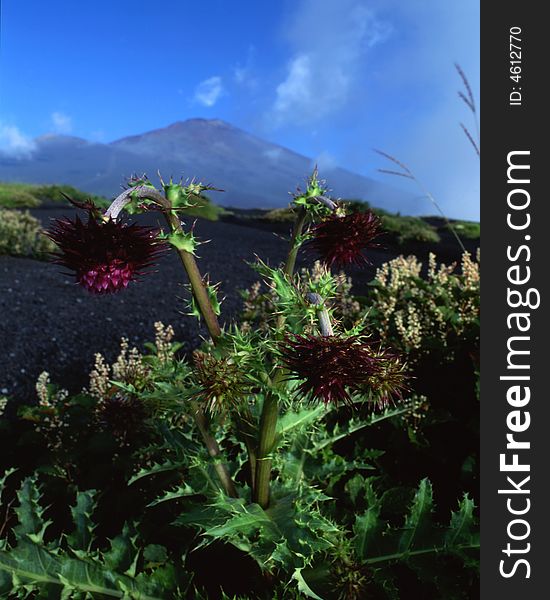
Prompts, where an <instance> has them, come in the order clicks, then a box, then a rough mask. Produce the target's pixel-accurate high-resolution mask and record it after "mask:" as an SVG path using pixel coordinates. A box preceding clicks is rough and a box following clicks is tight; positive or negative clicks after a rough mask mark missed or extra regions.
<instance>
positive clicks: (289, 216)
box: [260, 207, 296, 223]
mask: <svg viewBox="0 0 550 600" xmlns="http://www.w3.org/2000/svg"><path fill="white" fill-rule="evenodd" d="M260 218H261V219H262V220H264V221H269V222H270V223H293V222H294V220H295V219H296V211H295V210H294V209H293V208H290V207H287V208H274V209H272V210H270V211H268V212H266V213H265V214H264V215H262V216H261V217H260Z"/></svg>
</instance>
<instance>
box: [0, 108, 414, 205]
mask: <svg viewBox="0 0 550 600" xmlns="http://www.w3.org/2000/svg"><path fill="white" fill-rule="evenodd" d="M34 148H35V149H34V150H33V152H32V153H31V154H30V155H29V156H26V157H14V156H9V155H7V154H5V153H0V180H3V181H21V182H26V183H66V184H70V185H74V186H75V187H78V188H80V189H82V190H84V191H87V192H90V193H95V194H100V195H104V196H107V197H113V196H115V195H116V194H117V193H118V191H119V190H120V189H121V185H122V184H123V183H124V181H125V179H126V178H128V177H129V176H130V175H132V174H133V173H139V174H141V173H147V174H148V175H149V178H150V179H151V180H152V181H153V182H155V181H156V172H157V169H158V170H160V172H161V173H162V175H163V176H164V177H165V178H167V177H169V176H170V175H173V176H174V178H178V179H179V177H181V176H182V175H183V176H184V177H195V178H196V179H197V180H199V181H202V182H203V183H211V184H212V185H214V186H215V187H218V188H222V189H223V190H225V192H224V193H223V194H218V193H213V194H212V196H213V198H214V199H215V201H216V202H217V203H219V204H222V205H225V206H235V207H239V208H272V207H279V206H285V205H286V204H288V202H289V200H290V196H289V192H291V191H295V189H296V186H297V185H298V184H301V185H302V187H303V186H304V184H305V179H306V177H307V175H308V174H309V173H311V170H312V166H313V161H312V160H311V159H310V158H307V157H306V156H302V155H300V154H297V153H296V152H292V151H291V150H288V149H287V148H284V147H282V146H278V145H277V144H273V143H271V142H268V141H266V140H263V139H261V138H259V137H256V136H254V135H251V134H249V133H247V132H245V131H243V130H242V129H239V128H237V127H234V126H232V125H230V124H229V123H226V122H224V121H221V120H218V119H189V120H187V121H179V122H176V123H173V124H172V125H169V126H168V127H164V128H162V129H155V130H153V131H148V132H146V133H143V134H141V135H135V136H130V137H125V138H122V139H120V140H116V141H114V142H111V143H108V144H102V143H95V142H89V141H86V140H84V139H82V138H77V137H72V136H62V135H46V136H41V137H38V138H36V139H35V140H34ZM320 175H321V176H322V177H323V178H326V179H327V181H328V184H329V186H330V188H331V189H332V190H333V195H334V196H337V197H341V198H359V199H363V200H368V201H369V202H371V204H373V205H374V206H379V207H382V208H386V209H388V210H393V211H401V212H405V213H411V207H413V206H414V204H413V203H412V202H411V200H412V195H411V194H408V193H406V192H402V191H401V190H398V189H395V188H393V187H391V186H389V185H386V184H383V183H380V182H377V181H375V180H373V179H370V178H368V177H364V176H362V175H358V174H356V173H352V172H350V171H347V170H345V169H341V168H339V167H335V168H330V169H324V170H323V172H321V173H320Z"/></svg>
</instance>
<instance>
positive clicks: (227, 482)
mask: <svg viewBox="0 0 550 600" xmlns="http://www.w3.org/2000/svg"><path fill="white" fill-rule="evenodd" d="M131 195H134V196H137V197H138V198H143V199H148V200H153V201H154V202H156V203H157V204H158V205H159V206H160V207H161V208H162V211H163V214H164V216H165V218H166V221H167V222H168V225H169V227H170V230H171V231H172V232H174V233H177V232H181V231H182V226H181V221H180V220H179V219H178V217H177V216H176V215H175V214H174V213H173V212H172V203H171V202H170V200H168V198H166V197H165V196H163V195H162V194H161V193H160V192H158V191H157V190H155V189H154V188H151V187H149V186H138V187H135V188H130V189H129V190H125V191H124V192H122V194H120V195H119V196H118V197H117V198H115V200H114V201H113V203H112V204H111V206H110V207H109V209H108V210H107V212H106V213H105V216H107V217H111V218H113V219H116V217H117V216H118V214H119V213H120V211H121V210H122V209H123V208H124V206H125V205H126V204H128V203H129V202H130V200H131V197H130V196H131ZM178 254H179V257H180V259H181V262H182V264H183V267H184V269H185V271H186V272H187V276H188V277H189V282H190V283H191V289H192V290H193V295H194V296H195V300H196V301H197V304H198V306H199V309H200V311H201V314H202V316H203V318H204V321H205V323H206V326H207V328H208V331H209V333H210V336H211V337H212V340H213V342H214V343H216V342H217V340H218V339H219V337H220V335H221V328H220V324H219V322H218V317H217V316H216V313H215V312H214V309H213V308H212V304H211V302H210V298H209V297H208V292H207V290H206V286H205V284H204V281H203V279H202V277H201V274H200V271H199V268H198V266H197V262H196V261H195V257H194V256H193V255H192V254H191V253H189V252H186V251H185V250H180V249H178ZM193 416H194V418H195V423H196V424H197V428H198V429H199V431H200V433H201V436H202V439H203V441H204V443H205V445H206V448H207V450H208V453H209V454H210V456H211V457H212V458H213V459H215V462H214V468H215V469H216V473H217V475H218V478H219V480H220V482H221V484H222V486H223V489H224V490H225V493H226V494H227V495H228V496H231V497H232V498H237V497H238V494H237V490H236V489H235V484H234V483H233V481H232V479H231V476H230V474H229V470H228V469H227V466H226V465H225V464H224V463H222V462H219V459H220V457H221V450H220V447H219V445H218V442H217V441H216V438H215V437H214V436H213V435H212V434H211V433H210V432H209V431H208V420H207V418H206V415H205V414H204V411H203V410H202V408H201V407H200V406H199V405H198V404H197V403H193Z"/></svg>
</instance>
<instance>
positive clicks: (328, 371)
mask: <svg viewBox="0 0 550 600" xmlns="http://www.w3.org/2000/svg"><path fill="white" fill-rule="evenodd" d="M281 355H282V362H283V364H284V365H285V367H286V368H287V369H289V370H290V371H291V372H292V375H291V377H292V378H293V379H301V380H303V381H302V383H301V384H300V385H299V387H298V389H299V391H300V393H301V394H303V395H304V396H308V397H310V398H314V399H318V400H323V401H324V402H325V404H326V403H328V402H336V403H339V402H344V403H348V404H351V403H352V394H354V393H361V394H368V393H369V392H376V389H375V388H376V386H375V383H376V381H377V378H378V376H379V375H385V374H386V373H387V369H388V364H387V360H388V359H389V358H390V356H391V360H394V358H395V357H394V356H393V355H386V354H385V353H384V352H381V351H380V350H379V349H377V348H375V347H374V345H373V344H372V343H370V342H369V341H368V340H367V339H366V338H365V337H364V336H352V337H340V336H314V335H307V336H304V335H292V336H287V337H286V339H285V342H284V343H283V344H282V345H281ZM397 380H398V378H397V377H396V378H395V383H394V384H393V385H391V384H388V382H386V385H385V386H384V388H385V389H384V392H385V393H386V394H389V393H390V392H393V391H398V390H399V388H400V387H401V384H402V380H403V378H401V379H400V380H399V381H397ZM390 388H391V389H390Z"/></svg>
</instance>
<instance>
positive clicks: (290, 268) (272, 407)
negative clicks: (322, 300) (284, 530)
mask: <svg viewBox="0 0 550 600" xmlns="http://www.w3.org/2000/svg"><path fill="white" fill-rule="evenodd" d="M306 220H307V210H306V209H305V208H304V207H303V206H302V207H300V210H299V212H298V218H297V219H296V222H295V223H294V228H293V230H292V235H291V238H290V248H289V250H288V255H287V258H286V262H285V266H284V272H285V274H286V275H288V276H289V277H292V275H293V273H294V267H295V265H296V257H297V256H298V250H299V249H300V244H299V243H298V238H299V236H300V235H301V234H302V230H303V228H304V225H305V223H306ZM284 324H285V317H284V315H279V316H278V318H277V329H282V328H283V327H284ZM283 376H284V372H283V370H282V369H279V370H278V371H277V373H276V375H275V377H274V378H273V385H275V386H277V385H280V384H281V381H282V379H283ZM278 414H279V402H278V399H277V395H276V394H274V393H272V392H270V393H268V394H267V395H266V397H265V399H264V405H263V407H262V415H261V417H260V436H259V440H258V454H257V457H256V476H255V482H254V501H255V502H257V503H258V504H259V505H260V506H261V507H262V508H267V507H268V506H269V482H270V480H271V463H272V460H271V453H272V451H273V450H274V447H275V437H276V431H277V417H278Z"/></svg>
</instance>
